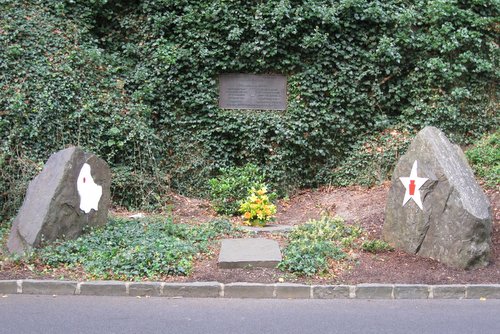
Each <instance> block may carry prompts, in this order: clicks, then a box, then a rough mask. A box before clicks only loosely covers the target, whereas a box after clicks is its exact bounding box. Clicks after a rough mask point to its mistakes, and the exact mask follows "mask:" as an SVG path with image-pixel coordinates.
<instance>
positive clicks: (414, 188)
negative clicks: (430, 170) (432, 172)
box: [399, 160, 428, 210]
mask: <svg viewBox="0 0 500 334" xmlns="http://www.w3.org/2000/svg"><path fill="white" fill-rule="evenodd" d="M399 179H400V180H401V183H403V186H404V187H405V189H406V191H405V198H404V199H403V206H404V205H405V204H406V203H407V202H408V201H409V200H410V198H413V201H415V203H417V205H418V207H419V208H420V209H421V210H423V209H424V208H423V206H422V199H421V198H420V190H419V189H420V187H421V186H423V185H424V183H425V182H427V180H428V178H424V177H418V176H417V160H415V162H414V163H413V167H412V168H411V173H410V177H400V178H399Z"/></svg>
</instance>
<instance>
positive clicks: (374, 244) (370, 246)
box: [361, 239, 394, 254]
mask: <svg viewBox="0 0 500 334" xmlns="http://www.w3.org/2000/svg"><path fill="white" fill-rule="evenodd" d="M361 248H362V249H363V250H364V251H366V252H370V253H373V254H376V253H382V252H389V251H393V250H394V247H392V246H391V245H389V244H388V243H387V242H385V241H383V240H379V239H373V240H367V241H364V242H363V243H362V244H361Z"/></svg>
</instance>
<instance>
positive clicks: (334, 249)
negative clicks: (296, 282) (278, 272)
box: [278, 217, 361, 276]
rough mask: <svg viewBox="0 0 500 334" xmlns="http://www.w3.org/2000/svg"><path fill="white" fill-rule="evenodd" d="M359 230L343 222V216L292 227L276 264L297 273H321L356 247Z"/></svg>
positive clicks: (344, 257)
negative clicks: (280, 259)
mask: <svg viewBox="0 0 500 334" xmlns="http://www.w3.org/2000/svg"><path fill="white" fill-rule="evenodd" d="M360 236H361V229H360V228H359V227H356V226H352V225H346V224H345V223H344V221H343V219H342V218H340V217H336V218H330V217H322V218H321V219H320V220H311V221H309V222H307V223H306V224H304V225H300V226H298V227H296V228H294V229H293V230H292V232H291V233H290V236H289V243H288V245H287V246H286V247H285V249H284V250H283V260H282V261H281V262H280V264H279V265H278V267H279V268H280V269H282V270H287V271H290V272H294V273H297V274H300V275H306V276H312V275H316V274H324V273H326V272H328V271H329V270H330V269H331V263H332V262H333V261H337V262H340V261H342V260H344V259H348V258H349V256H348V249H350V248H352V247H355V245H356V243H357V242H358V238H359V237H360Z"/></svg>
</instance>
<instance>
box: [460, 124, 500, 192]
mask: <svg viewBox="0 0 500 334" xmlns="http://www.w3.org/2000/svg"><path fill="white" fill-rule="evenodd" d="M499 143H500V130H497V131H496V132H495V133H492V134H487V135H485V136H483V137H482V138H481V139H479V140H478V141H477V142H475V143H474V145H473V146H472V147H471V148H470V149H469V150H467V151H466V152H465V155H466V156H467V159H468V160H469V162H470V164H471V166H472V168H473V169H474V173H475V174H476V175H477V176H478V177H480V178H481V179H483V180H484V182H485V184H486V185H487V186H488V187H497V186H498V185H499V184H500V147H499Z"/></svg>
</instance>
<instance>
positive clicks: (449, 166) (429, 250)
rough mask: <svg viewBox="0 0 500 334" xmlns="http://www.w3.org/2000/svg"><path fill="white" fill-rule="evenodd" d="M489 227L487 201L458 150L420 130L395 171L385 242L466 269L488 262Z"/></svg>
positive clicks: (437, 133) (442, 138)
mask: <svg viewBox="0 0 500 334" xmlns="http://www.w3.org/2000/svg"><path fill="white" fill-rule="evenodd" d="M415 161H417V162H418V163H415ZM413 169H414V170H415V172H414V173H416V174H413V172H412V170H413ZM403 203H404V204H403ZM491 229H492V215H491V208H490V204H489V201H488V199H487V197H486V195H485V194H484V192H483V191H482V189H481V188H480V186H479V185H478V183H477V182H476V180H475V178H474V174H473V172H472V170H471V168H470V167H469V165H468V163H467V160H466V159H465V156H464V154H463V152H462V150H461V149H460V147H458V146H456V145H453V144H451V143H450V141H449V140H448V139H447V138H446V136H445V135H444V134H443V132H441V131H440V130H438V129H437V128H435V127H426V128H424V129H423V130H421V131H420V132H419V133H418V134H417V136H416V137H415V139H414V140H413V142H412V144H411V146H410V148H409V149H408V151H407V152H406V154H405V155H404V156H403V157H402V158H401V159H400V161H399V162H398V164H397V166H396V168H395V170H394V175H393V177H392V186H391V188H390V190H389V194H388V197H387V205H386V213H385V222H384V227H383V232H382V234H383V238H384V240H386V241H387V242H389V243H391V244H393V245H394V246H396V247H397V248H400V249H403V250H405V251H406V252H409V253H412V254H418V255H420V256H424V257H429V258H433V259H436V260H439V261H441V262H443V263H445V264H447V265H449V266H451V267H455V268H462V269H469V268H474V267H482V266H486V265H487V264H488V262H489V258H490V245H491Z"/></svg>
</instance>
